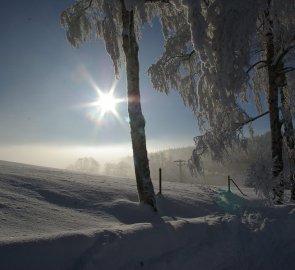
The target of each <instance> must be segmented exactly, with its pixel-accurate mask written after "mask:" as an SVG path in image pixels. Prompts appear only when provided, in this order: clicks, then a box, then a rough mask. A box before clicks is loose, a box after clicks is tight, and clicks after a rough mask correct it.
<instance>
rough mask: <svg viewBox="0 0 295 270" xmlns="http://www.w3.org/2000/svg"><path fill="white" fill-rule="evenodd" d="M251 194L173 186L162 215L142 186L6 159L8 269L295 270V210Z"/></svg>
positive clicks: (3, 203) (2, 226) (4, 265)
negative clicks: (140, 194)
mask: <svg viewBox="0 0 295 270" xmlns="http://www.w3.org/2000/svg"><path fill="white" fill-rule="evenodd" d="M166 180H167V179H166ZM156 184H157V183H155V186H157V185H156ZM156 189H157V187H156ZM243 191H244V192H246V194H247V195H248V197H244V198H243V197H241V196H240V194H238V192H235V191H233V193H228V192H226V188H221V187H212V186H198V185H189V184H177V183H173V182H168V181H165V179H164V182H163V195H162V196H160V195H158V196H157V203H158V208H159V211H158V213H155V212H153V211H152V210H151V209H150V208H149V207H146V206H142V205H139V204H138V203H137V194H136V184H135V180H131V179H124V178H114V177H106V176H97V175H90V174H82V173H76V172H70V171H64V170H55V169H50V168H42V167H34V166H29V165H23V164H17V163H10V162H4V161H0V269H3V270H9V269H13V270H17V269H26V270H27V269H30V270H33V269H42V270H44V269H77V270H78V269H87V270H91V269H169V270H170V269H218V270H221V269H251V270H253V269H295V265H294V255H295V205H294V204H291V203H288V204H286V205H284V206H280V207H266V206H264V205H263V204H262V202H261V201H260V200H259V199H258V198H257V197H256V196H255V194H254V193H253V192H252V191H251V190H250V189H243Z"/></svg>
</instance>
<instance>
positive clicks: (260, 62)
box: [246, 60, 267, 73]
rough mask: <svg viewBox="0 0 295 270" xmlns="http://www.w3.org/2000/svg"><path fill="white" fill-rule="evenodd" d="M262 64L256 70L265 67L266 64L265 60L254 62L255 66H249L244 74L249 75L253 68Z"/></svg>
mask: <svg viewBox="0 0 295 270" xmlns="http://www.w3.org/2000/svg"><path fill="white" fill-rule="evenodd" d="M262 63H264V65H261V66H260V67H258V68H263V67H266V63H267V62H266V60H260V61H258V62H256V63H255V64H253V65H251V66H250V67H249V68H248V69H247V71H246V73H249V72H250V71H251V70H252V69H253V68H255V67H256V66H257V65H259V64H262Z"/></svg>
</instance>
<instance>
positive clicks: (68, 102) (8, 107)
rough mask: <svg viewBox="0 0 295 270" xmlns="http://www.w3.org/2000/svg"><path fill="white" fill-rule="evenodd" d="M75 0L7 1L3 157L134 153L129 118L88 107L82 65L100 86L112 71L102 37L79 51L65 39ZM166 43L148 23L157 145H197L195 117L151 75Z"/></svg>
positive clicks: (149, 108) (144, 63)
mask: <svg viewBox="0 0 295 270" xmlns="http://www.w3.org/2000/svg"><path fill="white" fill-rule="evenodd" d="M73 2H74V1H73V0H72V1H71V0H26V1H23V0H13V1H10V0H2V1H1V10H0V34H1V43H0V48H1V49H0V59H1V66H0V74H1V75H0V159H6V160H13V161H20V162H26V163H34V164H41V165H48V166H56V167H65V166H66V164H68V163H70V162H72V160H74V159H75V158H78V157H79V156H81V155H92V156H94V157H95V158H97V159H98V160H100V159H103V158H107V156H108V155H109V159H112V158H114V159H115V158H116V157H119V156H122V155H124V154H126V153H129V154H130V153H131V145H130V133H129V127H128V124H127V122H125V123H124V124H123V125H122V124H121V123H119V122H118V121H117V119H116V118H115V117H113V116H112V115H108V117H107V118H106V119H104V121H103V123H100V124H98V123H97V122H95V121H93V120H91V119H90V117H89V114H91V110H90V109H89V108H86V107H83V106H82V105H83V104H86V103H89V102H93V101H95V100H96V98H97V95H96V92H95V91H94V89H93V88H92V87H91V85H90V83H89V82H88V81H87V80H86V79H85V77H84V78H83V76H82V74H83V72H82V71H83V70H84V72H85V70H86V71H87V73H88V74H89V75H90V76H91V77H92V78H93V79H94V81H95V82H96V84H97V85H98V86H99V87H100V88H101V89H102V90H106V89H108V88H109V87H110V86H111V84H112V81H113V79H114V72H113V67H112V63H111V60H110V58H109V56H108V55H107V53H106V51H105V49H104V45H103V43H102V42H101V41H96V42H91V43H88V44H85V45H84V46H83V47H81V48H79V49H74V48H72V47H71V46H70V44H69V43H68V42H67V40H66V38H65V33H64V30H63V29H62V28H61V26H60V24H59V16H60V13H61V12H62V11H63V10H64V9H65V8H66V7H67V6H69V5H70V3H73ZM162 44H163V40H162V36H161V29H160V26H159V25H158V23H157V22H155V25H154V27H153V28H150V27H148V26H147V27H145V30H144V31H143V39H142V40H141V42H140V56H139V57H140V69H141V71H140V85H141V94H142V108H143V113H144V116H145V119H146V135H147V144H148V148H149V150H151V151H154V150H159V149H164V148H173V147H177V146H187V145H193V140H192V139H193V137H194V136H195V135H198V129H197V125H196V121H195V120H194V118H193V115H192V113H191V111H190V109H189V108H186V107H184V105H183V102H182V100H181V98H180V97H179V95H178V94H177V93H176V92H172V93H171V94H170V95H169V96H166V95H165V94H162V93H158V92H156V91H155V90H154V89H153V88H152V85H151V83H150V80H149V77H148V76H147V74H146V70H147V68H148V67H149V65H150V64H152V63H153V62H154V61H155V60H156V59H157V57H159V56H160V54H161V51H162ZM123 69H124V67H123ZM125 80H126V78H125V74H124V72H122V77H121V80H120V81H119V83H118V85H117V88H116V91H115V94H116V96H117V97H125V95H126V84H125ZM118 112H119V114H120V115H121V118H122V119H126V118H127V116H128V114H127V105H126V104H123V103H122V104H119V105H118ZM261 128H262V129H265V128H267V125H263V126H261ZM78 149H80V150H78ZM81 149H84V150H83V151H82V150H81ZM87 149H88V150H87ZM102 149H103V150H102ZM116 149H117V150H116Z"/></svg>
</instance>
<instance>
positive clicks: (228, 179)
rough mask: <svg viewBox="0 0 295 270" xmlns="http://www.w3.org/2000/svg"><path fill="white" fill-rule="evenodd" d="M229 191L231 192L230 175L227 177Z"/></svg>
mask: <svg viewBox="0 0 295 270" xmlns="http://www.w3.org/2000/svg"><path fill="white" fill-rule="evenodd" d="M227 185H228V192H230V176H228V177H227Z"/></svg>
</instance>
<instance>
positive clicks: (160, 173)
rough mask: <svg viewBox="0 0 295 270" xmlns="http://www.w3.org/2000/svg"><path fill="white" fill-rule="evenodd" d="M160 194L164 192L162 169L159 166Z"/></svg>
mask: <svg viewBox="0 0 295 270" xmlns="http://www.w3.org/2000/svg"><path fill="white" fill-rule="evenodd" d="M159 194H162V169H161V168H159Z"/></svg>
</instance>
